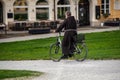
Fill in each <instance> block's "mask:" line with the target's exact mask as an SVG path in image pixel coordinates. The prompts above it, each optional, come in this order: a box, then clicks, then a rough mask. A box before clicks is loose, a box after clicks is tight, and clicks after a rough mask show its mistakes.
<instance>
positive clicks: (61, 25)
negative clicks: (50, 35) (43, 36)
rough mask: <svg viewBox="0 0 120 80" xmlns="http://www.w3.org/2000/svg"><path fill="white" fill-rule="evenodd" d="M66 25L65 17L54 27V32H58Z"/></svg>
mask: <svg viewBox="0 0 120 80" xmlns="http://www.w3.org/2000/svg"><path fill="white" fill-rule="evenodd" d="M65 26H66V19H65V20H64V21H63V22H62V23H61V24H60V26H59V27H58V28H57V29H56V31H55V32H60V31H62V29H63V28H64V27H65Z"/></svg>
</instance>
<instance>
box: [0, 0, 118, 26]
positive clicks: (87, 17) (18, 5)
mask: <svg viewBox="0 0 120 80" xmlns="http://www.w3.org/2000/svg"><path fill="white" fill-rule="evenodd" d="M67 10H69V11H71V12H72V15H73V16H75V18H76V20H77V21H78V22H79V24H80V26H86V25H90V26H99V25H100V24H101V22H103V21H105V20H109V19H115V18H120V0H0V23H6V24H8V23H9V22H16V21H17V22H18V21H28V22H33V21H42V20H47V21H56V20H57V21H59V20H63V19H64V18H65V16H64V13H65V11H67Z"/></svg>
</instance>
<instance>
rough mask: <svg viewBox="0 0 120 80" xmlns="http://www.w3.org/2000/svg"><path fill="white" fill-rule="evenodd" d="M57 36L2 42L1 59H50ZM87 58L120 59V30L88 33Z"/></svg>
mask: <svg viewBox="0 0 120 80" xmlns="http://www.w3.org/2000/svg"><path fill="white" fill-rule="evenodd" d="M55 40H56V38H46V39H37V40H29V41H19V42H9V43H0V60H39V59H43V60H48V59H49V48H50V44H51V43H54V41H55ZM86 44H87V47H88V50H89V53H88V57H87V59H120V30H118V31H110V32H97V33H88V34H86Z"/></svg>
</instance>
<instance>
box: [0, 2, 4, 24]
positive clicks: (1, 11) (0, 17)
mask: <svg viewBox="0 0 120 80" xmlns="http://www.w3.org/2000/svg"><path fill="white" fill-rule="evenodd" d="M0 23H3V5H2V3H1V2H0Z"/></svg>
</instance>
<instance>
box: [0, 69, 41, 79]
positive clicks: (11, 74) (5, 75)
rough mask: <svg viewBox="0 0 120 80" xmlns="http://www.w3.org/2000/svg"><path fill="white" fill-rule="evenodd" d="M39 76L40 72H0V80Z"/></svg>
mask: <svg viewBox="0 0 120 80" xmlns="http://www.w3.org/2000/svg"><path fill="white" fill-rule="evenodd" d="M41 74H42V73H41V72H36V71H26V70H0V79H5V78H18V77H31V76H40V75H41ZM16 80H17V79H16Z"/></svg>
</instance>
